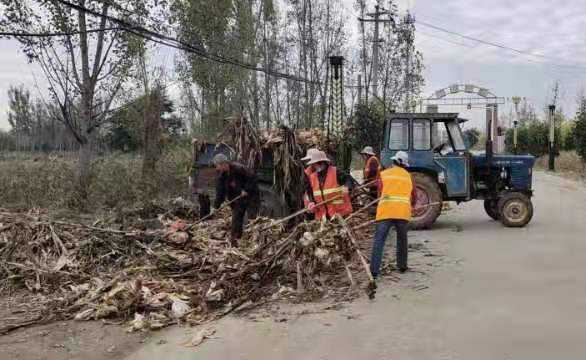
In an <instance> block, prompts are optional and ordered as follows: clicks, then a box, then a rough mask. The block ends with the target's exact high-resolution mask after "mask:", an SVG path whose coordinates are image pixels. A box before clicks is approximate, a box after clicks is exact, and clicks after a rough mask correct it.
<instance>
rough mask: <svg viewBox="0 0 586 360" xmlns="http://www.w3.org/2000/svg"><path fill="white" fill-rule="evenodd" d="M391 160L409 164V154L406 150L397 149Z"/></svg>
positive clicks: (405, 164) (404, 164)
mask: <svg viewBox="0 0 586 360" xmlns="http://www.w3.org/2000/svg"><path fill="white" fill-rule="evenodd" d="M391 160H393V161H395V162H397V163H398V164H400V165H403V166H409V154H407V153H406V152H404V151H397V153H396V154H395V155H394V156H393V157H392V158H391Z"/></svg>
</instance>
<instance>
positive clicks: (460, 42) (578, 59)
mask: <svg viewBox="0 0 586 360" xmlns="http://www.w3.org/2000/svg"><path fill="white" fill-rule="evenodd" d="M342 1H343V2H344V8H345V9H346V11H347V12H348V15H349V18H352V17H353V13H352V12H353V10H352V5H351V4H352V3H353V1H352V0H342ZM374 2H375V1H371V4H374ZM385 2H386V1H385ZM399 5H400V8H401V10H405V9H407V8H410V9H411V11H412V13H413V14H414V15H415V18H416V20H419V21H421V22H425V23H429V24H432V25H435V26H438V27H442V28H445V29H448V30H451V31H453V32H457V33H461V34H465V35H467V36H470V37H474V38H479V39H482V40H485V41H488V42H492V43H497V44H501V45H505V46H507V47H511V48H515V49H518V50H522V51H525V52H530V53H533V54H536V56H527V55H520V54H518V53H515V52H512V51H508V50H503V49H499V48H497V47H494V46H489V45H486V44H482V43H479V42H476V41H473V40H469V39H464V38H461V37H458V36H456V35H451V34H447V33H444V32H441V31H438V30H436V29H432V28H428V27H425V26H423V25H422V24H418V25H416V26H417V35H416V36H417V46H418V48H419V50H421V51H422V52H423V56H424V62H425V66H426V69H425V78H426V82H427V84H426V87H425V94H424V95H431V93H433V91H435V90H437V89H440V88H444V87H447V86H449V85H450V84H453V83H472V84H475V85H479V86H483V87H486V88H489V89H490V90H492V92H493V93H495V94H496V95H497V96H502V97H505V98H510V97H512V96H522V97H526V98H528V99H529V101H531V102H532V103H533V104H534V105H535V106H536V107H538V108H539V109H541V108H542V107H543V106H545V104H547V103H548V102H549V101H551V88H552V86H553V84H554V83H555V81H556V80H559V81H560V85H561V93H560V96H561V98H560V102H559V103H558V106H560V105H561V106H562V108H563V109H564V111H565V112H566V113H567V114H569V115H572V114H573V113H574V111H575V101H576V94H577V93H578V91H579V90H580V89H581V88H582V86H583V85H584V84H586V75H585V74H586V37H585V36H584V29H585V28H586V27H585V25H586V24H585V22H586V20H585V16H584V15H586V14H585V13H586V2H584V1H583V0H563V1H551V0H523V1H509V0H490V1H486V0H483V1H480V0H441V1H440V0H400V1H399ZM352 27H353V28H355V26H352ZM166 63H167V64H168V66H169V67H171V66H172V63H173V62H172V61H169V59H168V57H167V62H166ZM33 74H35V75H36V77H37V81H38V83H39V85H40V87H41V88H44V87H45V85H44V80H43V76H42V74H41V72H40V71H39V70H38V68H37V67H35V66H31V65H29V64H27V62H26V59H25V57H24V56H23V55H22V53H21V52H20V50H19V48H18V45H17V44H16V42H14V41H12V40H7V39H0V127H4V128H6V127H7V122H6V111H7V96H6V91H7V89H8V87H9V86H10V85H11V84H19V83H23V84H24V85H25V86H26V87H28V88H31V89H34V87H35V79H34V76H33ZM509 108H510V104H507V105H504V106H503V107H501V110H502V111H505V112H508V111H509ZM462 110H463V109H460V108H447V107H444V108H442V109H440V111H460V112H461V113H462V115H463V116H464V117H468V118H472V119H475V121H474V122H473V125H474V126H479V127H481V125H480V119H481V118H482V116H483V115H482V114H483V113H482V111H481V110H474V111H471V112H468V111H465V110H464V111H462Z"/></svg>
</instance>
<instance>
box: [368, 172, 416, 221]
mask: <svg viewBox="0 0 586 360" xmlns="http://www.w3.org/2000/svg"><path fill="white" fill-rule="evenodd" d="M381 180H382V184H383V186H382V196H381V200H380V202H379V204H378V207H377V209H376V219H377V220H385V219H399V220H411V192H412V191H413V182H412V180H411V174H409V172H408V171H407V170H405V169H403V168H401V167H399V166H393V167H392V168H390V169H387V170H384V171H383V172H381Z"/></svg>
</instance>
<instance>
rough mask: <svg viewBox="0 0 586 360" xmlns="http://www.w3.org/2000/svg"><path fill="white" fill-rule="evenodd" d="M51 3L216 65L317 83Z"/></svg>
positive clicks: (108, 17)
mask: <svg viewBox="0 0 586 360" xmlns="http://www.w3.org/2000/svg"><path fill="white" fill-rule="evenodd" d="M50 1H51V2H53V3H59V4H62V5H64V6H67V7H70V8H73V9H76V10H78V11H81V12H84V13H87V14H90V15H93V16H97V17H101V18H104V19H107V20H109V21H111V22H114V23H116V24H119V25H120V26H121V27H122V28H123V29H124V30H125V31H128V32H130V33H132V34H135V35H137V36H139V37H142V38H144V39H146V40H149V41H153V42H156V43H159V44H161V45H165V46H169V47H173V48H176V49H178V50H183V51H187V52H190V53H193V54H196V55H198V56H201V57H204V58H206V59H209V60H211V61H215V62H218V63H222V64H227V65H234V66H239V67H242V68H245V69H249V70H253V71H259V72H263V73H265V74H267V75H271V76H273V77H277V78H283V79H288V80H294V81H299V82H305V83H319V82H316V81H311V80H308V79H304V78H300V77H298V76H295V75H291V74H287V73H282V72H279V71H273V70H269V69H264V68H261V67H258V66H256V65H255V64H250V63H246V62H243V61H240V60H236V59H232V58H227V57H224V56H222V55H218V54H213V53H209V52H207V51H206V50H205V49H203V48H202V47H200V46H194V45H193V44H190V43H187V42H185V41H182V40H179V39H177V38H174V37H171V36H167V35H163V34H160V33H157V32H155V31H152V30H149V29H146V28H144V27H142V26H136V25H133V24H130V23H128V22H127V21H125V20H122V19H118V18H116V17H112V16H109V15H104V14H101V13H99V12H97V11H94V10H91V9H88V8H86V7H84V6H80V5H77V4H73V3H71V2H68V1H65V0H50Z"/></svg>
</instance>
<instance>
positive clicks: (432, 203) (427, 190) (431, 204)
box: [409, 173, 443, 230]
mask: <svg viewBox="0 0 586 360" xmlns="http://www.w3.org/2000/svg"><path fill="white" fill-rule="evenodd" d="M411 177H412V179H413V186H414V187H415V204H414V205H413V209H412V218H411V222H410V223H409V226H410V227H411V229H414V230H420V229H429V228H430V227H431V226H432V225H433V223H434V222H435V220H436V219H437V218H438V216H440V213H441V211H442V199H443V195H442V191H441V189H440V187H439V185H438V184H437V182H436V181H435V180H434V179H433V178H432V177H431V176H429V175H426V174H422V173H412V174H411Z"/></svg>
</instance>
